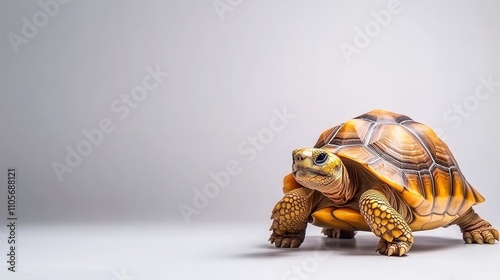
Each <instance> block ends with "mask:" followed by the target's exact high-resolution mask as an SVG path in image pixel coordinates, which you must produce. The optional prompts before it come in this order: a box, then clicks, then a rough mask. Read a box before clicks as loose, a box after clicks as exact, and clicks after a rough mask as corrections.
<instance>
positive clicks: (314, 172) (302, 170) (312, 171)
mask: <svg viewBox="0 0 500 280" xmlns="http://www.w3.org/2000/svg"><path fill="white" fill-rule="evenodd" d="M298 172H300V173H303V175H313V176H323V177H331V176H329V175H328V174H327V173H326V172H325V171H323V170H322V169H319V170H317V169H312V168H297V167H295V168H294V169H293V171H292V174H293V176H296V175H297V173H298Z"/></svg>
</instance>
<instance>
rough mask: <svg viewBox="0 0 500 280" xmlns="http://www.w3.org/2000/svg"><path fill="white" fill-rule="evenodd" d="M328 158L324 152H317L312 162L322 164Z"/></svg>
mask: <svg viewBox="0 0 500 280" xmlns="http://www.w3.org/2000/svg"><path fill="white" fill-rule="evenodd" d="M327 159H328V155H327V154H326V153H321V154H319V155H318V156H317V157H316V159H315V160H314V163H316V164H319V165H320V164H323V163H325V162H326V160H327Z"/></svg>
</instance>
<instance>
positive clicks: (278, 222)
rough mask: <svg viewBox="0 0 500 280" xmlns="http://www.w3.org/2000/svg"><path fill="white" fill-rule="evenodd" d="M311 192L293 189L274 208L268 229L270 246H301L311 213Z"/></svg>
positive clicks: (303, 189)
mask: <svg viewBox="0 0 500 280" xmlns="http://www.w3.org/2000/svg"><path fill="white" fill-rule="evenodd" d="M311 192H312V190H309V189H306V188H303V187H302V188H298V189H294V190H292V191H290V192H288V193H287V194H285V196H284V197H283V198H282V199H281V200H280V201H279V202H278V203H277V204H276V206H274V209H273V213H272V214H271V219H273V224H272V225H271V228H270V229H269V230H272V231H273V233H272V234H271V237H270V238H269V241H270V242H271V244H273V243H274V245H276V247H278V248H279V247H281V248H297V247H299V246H300V244H302V242H303V241H304V238H305V235H306V227H307V222H308V218H309V216H310V215H311V212H312V201H311V195H310V194H311Z"/></svg>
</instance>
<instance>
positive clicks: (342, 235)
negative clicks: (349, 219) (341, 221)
mask: <svg viewBox="0 0 500 280" xmlns="http://www.w3.org/2000/svg"><path fill="white" fill-rule="evenodd" d="M321 233H323V234H324V235H325V236H326V237H328V238H336V239H353V238H354V236H356V231H352V230H342V229H336V228H323V230H322V231H321Z"/></svg>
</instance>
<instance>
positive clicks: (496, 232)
mask: <svg viewBox="0 0 500 280" xmlns="http://www.w3.org/2000/svg"><path fill="white" fill-rule="evenodd" d="M492 232H493V236H494V237H495V239H496V240H497V241H499V239H500V236H499V234H498V230H496V229H494V230H492Z"/></svg>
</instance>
